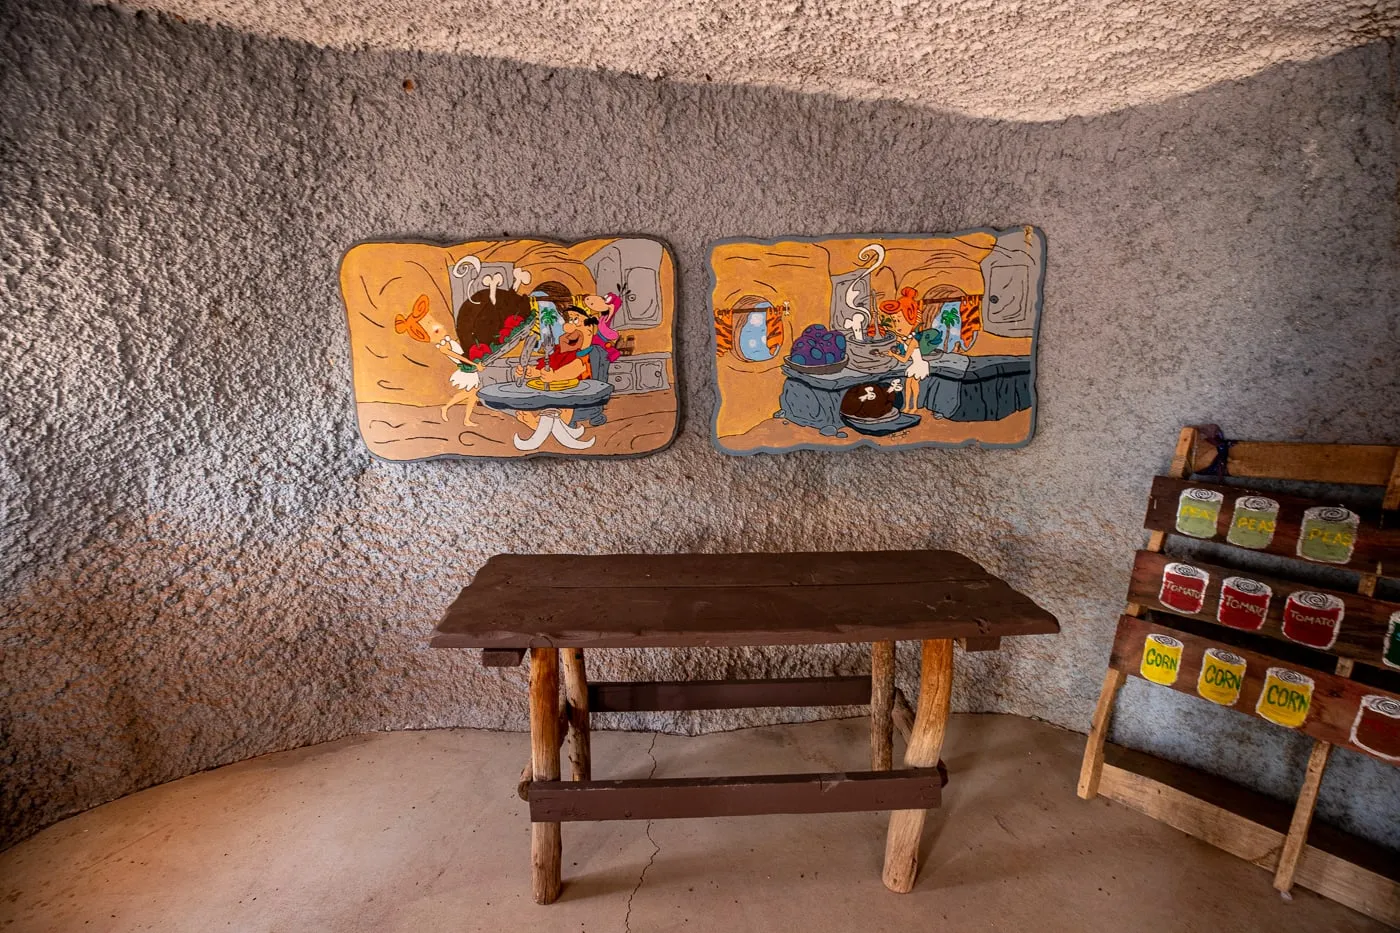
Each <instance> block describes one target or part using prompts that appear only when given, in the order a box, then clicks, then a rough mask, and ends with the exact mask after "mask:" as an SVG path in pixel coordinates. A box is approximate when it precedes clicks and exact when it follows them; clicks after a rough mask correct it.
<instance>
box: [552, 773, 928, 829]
mask: <svg viewBox="0 0 1400 933" xmlns="http://www.w3.org/2000/svg"><path fill="white" fill-rule="evenodd" d="M945 783H947V778H946V772H945V771H943V770H941V769H939V768H905V769H901V770H899V771H861V772H854V773H849V774H848V773H840V772H837V773H832V774H766V775H758V776H753V777H710V778H656V779H648V780H628V781H547V782H540V781H537V782H535V783H534V784H532V785H530V819H531V820H532V821H533V822H536V823H541V822H543V823H557V822H576V821H596V820H666V819H694V818H698V817H711V816H759V815H763V814H771V813H845V812H852V811H858V810H902V809H913V808H918V809H926V808H929V807H936V806H938V805H939V802H940V800H941V796H942V794H941V789H942V787H943V785H944V784H945Z"/></svg>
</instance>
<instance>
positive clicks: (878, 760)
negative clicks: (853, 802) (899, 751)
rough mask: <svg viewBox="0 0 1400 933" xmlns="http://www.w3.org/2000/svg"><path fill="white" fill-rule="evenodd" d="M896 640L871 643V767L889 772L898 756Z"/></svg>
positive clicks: (874, 769)
mask: <svg viewBox="0 0 1400 933" xmlns="http://www.w3.org/2000/svg"><path fill="white" fill-rule="evenodd" d="M894 658H895V654H894V642H892V641H877V642H875V643H874V644H872V645H871V646H870V768H871V770H873V771H888V770H890V766H891V764H892V763H893V758H894V734H893V733H894V719H893V718H892V715H891V714H892V712H893V710H894V664H895V660H894Z"/></svg>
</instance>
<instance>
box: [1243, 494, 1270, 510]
mask: <svg viewBox="0 0 1400 933" xmlns="http://www.w3.org/2000/svg"><path fill="white" fill-rule="evenodd" d="M1235 508H1237V509H1249V510H1250V511H1251V512H1277V511H1278V503H1277V502H1275V501H1274V500H1273V499H1270V498H1268V497H1267V496H1243V497H1241V498H1240V499H1237V500H1236V501H1235Z"/></svg>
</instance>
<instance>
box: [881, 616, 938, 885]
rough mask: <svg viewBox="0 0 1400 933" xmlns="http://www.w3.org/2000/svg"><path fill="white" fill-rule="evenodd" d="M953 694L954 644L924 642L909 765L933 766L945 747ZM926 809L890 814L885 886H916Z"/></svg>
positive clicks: (907, 757)
mask: <svg viewBox="0 0 1400 933" xmlns="http://www.w3.org/2000/svg"><path fill="white" fill-rule="evenodd" d="M952 696H953V643H952V642H951V641H949V640H947V639H941V640H938V641H926V642H924V643H923V661H922V663H921V665H920V669H919V708H918V712H917V713H916V714H915V716H914V730H913V733H912V734H911V735H910V736H909V746H908V748H906V749H905V751H904V765H905V767H908V768H932V767H935V766H936V765H937V764H938V755H939V752H941V751H942V750H943V736H944V735H945V734H946V733H947V731H948V711H949V708H950V707H949V704H950V701H951V700H952ZM927 813H928V811H927V810H895V811H893V812H892V813H890V829H889V835H888V836H886V837H885V874H884V881H885V887H887V888H889V889H890V890H891V891H895V892H897V893H900V894H905V893H908V891H909V890H910V889H911V888H913V887H914V876H915V874H917V873H918V870H919V839H920V837H922V836H923V831H924V817H925V816H926V815H927Z"/></svg>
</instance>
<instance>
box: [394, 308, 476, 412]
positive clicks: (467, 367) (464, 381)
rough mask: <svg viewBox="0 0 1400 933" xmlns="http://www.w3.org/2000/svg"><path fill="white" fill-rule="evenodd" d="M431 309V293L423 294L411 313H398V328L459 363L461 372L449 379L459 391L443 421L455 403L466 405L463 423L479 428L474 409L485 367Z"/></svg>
mask: <svg viewBox="0 0 1400 933" xmlns="http://www.w3.org/2000/svg"><path fill="white" fill-rule="evenodd" d="M430 308H431V305H430V304H429V302H428V296H427V295H419V296H418V300H417V301H415V302H414V303H413V310H411V311H409V312H408V314H396V315H394V331H395V332H396V333H400V334H407V335H408V336H409V337H412V338H413V339H414V340H416V341H418V342H419V343H431V344H432V345H433V347H434V348H435V349H436V350H437V351H438V352H439V353H441V354H442V355H443V356H445V357H447V358H448V359H449V360H451V361H452V362H453V363H456V364H457V371H456V372H454V373H453V374H452V376H451V377H450V378H449V379H448V380H447V381H448V384H450V385H451V386H452V388H454V389H456V390H457V394H456V395H454V396H452V398H451V399H449V400H448V402H447V404H446V405H444V406H442V420H443V421H446V420H447V411H448V409H449V408H451V407H452V406H453V405H457V404H459V403H460V404H465V405H466V406H467V412H466V415H465V416H464V417H463V419H462V426H463V427H467V428H470V427H475V426H476V422H475V421H472V412H474V411H475V410H476V396H477V390H478V389H480V388H481V366H480V364H478V363H477V362H475V361H474V360H470V359H468V358H467V356H466V355H465V352H464V351H463V349H462V345H461V344H460V343H458V342H457V340H456V338H455V336H454V335H453V333H452V331H451V330H450V329H448V328H446V327H444V326H443V325H442V322H441V321H439V320H438V319H437V318H436V317H434V316H433V315H432V313H431V311H430Z"/></svg>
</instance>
